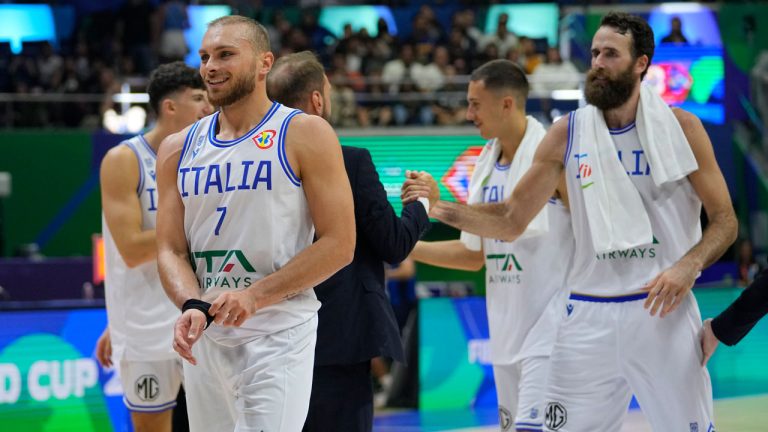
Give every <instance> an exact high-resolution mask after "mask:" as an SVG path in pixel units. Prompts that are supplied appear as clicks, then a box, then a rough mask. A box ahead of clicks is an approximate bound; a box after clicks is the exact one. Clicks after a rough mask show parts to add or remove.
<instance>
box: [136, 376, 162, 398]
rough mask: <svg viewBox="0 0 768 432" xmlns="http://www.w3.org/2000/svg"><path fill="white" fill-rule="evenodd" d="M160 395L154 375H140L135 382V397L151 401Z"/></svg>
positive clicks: (158, 385) (158, 383) (158, 384)
mask: <svg viewBox="0 0 768 432" xmlns="http://www.w3.org/2000/svg"><path fill="white" fill-rule="evenodd" d="M159 395H160V382H159V381H158V379H157V377H156V376H154V375H142V376H141V377H139V379H137V380H136V396H138V397H139V399H141V400H143V401H152V400H155V399H157V396H159Z"/></svg>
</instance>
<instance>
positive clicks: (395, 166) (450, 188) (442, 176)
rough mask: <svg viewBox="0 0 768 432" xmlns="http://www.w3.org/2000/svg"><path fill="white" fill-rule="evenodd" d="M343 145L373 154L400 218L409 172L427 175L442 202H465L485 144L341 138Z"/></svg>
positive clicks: (468, 139) (453, 139)
mask: <svg viewBox="0 0 768 432" xmlns="http://www.w3.org/2000/svg"><path fill="white" fill-rule="evenodd" d="M340 140H341V144H342V145H348V146H353V147H362V148H366V149H368V151H370V152H371V158H372V159H373V163H374V164H375V165H376V171H377V172H378V174H379V180H381V183H382V184H383V185H384V189H385V190H386V191H387V198H389V202H390V203H392V206H393V207H394V208H395V212H396V213H397V214H400V211H401V210H402V203H401V202H400V188H401V186H402V184H403V182H404V181H405V172H406V170H415V171H427V172H428V173H430V174H431V175H432V176H433V177H434V178H435V180H437V182H438V184H439V186H440V199H443V200H447V201H459V202H465V201H466V199H467V194H468V188H469V179H470V178H471V177H472V172H473V170H474V167H475V162H476V160H477V156H478V155H479V154H480V151H481V150H482V146H483V145H484V144H485V140H483V139H482V138H481V137H480V136H478V135H474V136H473V135H468V136H447V135H446V136H436V135H430V136H427V135H425V136H379V137H344V136H342V137H340Z"/></svg>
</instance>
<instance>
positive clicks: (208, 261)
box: [192, 249, 256, 273]
mask: <svg viewBox="0 0 768 432" xmlns="http://www.w3.org/2000/svg"><path fill="white" fill-rule="evenodd" d="M194 255H195V261H193V262H192V264H193V267H195V269H197V262H196V260H197V259H202V260H203V261H204V262H205V272H206V273H212V272H213V271H214V270H213V269H214V268H216V272H218V273H229V272H231V271H232V269H233V268H234V267H235V264H236V263H239V264H240V265H241V266H242V267H243V269H244V270H245V271H247V272H249V273H252V272H255V271H256V270H254V268H253V266H252V265H251V263H250V262H248V259H247V258H245V254H244V253H243V251H241V250H238V249H232V250H209V251H200V252H195V253H194Z"/></svg>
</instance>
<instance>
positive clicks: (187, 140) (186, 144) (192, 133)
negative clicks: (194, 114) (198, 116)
mask: <svg viewBox="0 0 768 432" xmlns="http://www.w3.org/2000/svg"><path fill="white" fill-rule="evenodd" d="M198 126H200V120H198V121H196V122H195V124H193V125H192V127H191V128H189V132H187V136H186V137H184V145H183V146H182V147H181V156H179V164H178V166H177V167H176V171H177V172H178V171H179V170H180V169H181V161H183V160H184V155H186V154H187V150H189V143H190V142H191V141H192V137H193V136H195V132H197V127H198Z"/></svg>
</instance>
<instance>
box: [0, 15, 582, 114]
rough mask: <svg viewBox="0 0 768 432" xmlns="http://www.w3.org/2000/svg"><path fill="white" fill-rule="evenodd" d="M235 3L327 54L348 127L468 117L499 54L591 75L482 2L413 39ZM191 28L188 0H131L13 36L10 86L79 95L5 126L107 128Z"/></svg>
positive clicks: (4, 74) (544, 86)
mask: <svg viewBox="0 0 768 432" xmlns="http://www.w3.org/2000/svg"><path fill="white" fill-rule="evenodd" d="M219 3H220V2H219ZM229 6H230V7H231V8H232V13H235V14H240V15H246V16H250V17H252V18H255V19H256V20H258V21H259V22H261V23H262V24H263V25H264V26H265V27H266V28H267V30H268V32H269V35H270V38H271V43H272V50H273V52H274V53H275V55H276V56H280V55H283V54H287V53H291V52H297V51H302V50H312V51H314V52H315V53H317V54H318V56H319V57H320V59H321V60H322V61H323V63H324V65H325V67H326V70H327V73H328V76H329V79H330V80H331V82H332V84H333V86H334V93H333V106H334V113H333V119H332V122H333V123H334V124H335V125H336V126H339V127H367V126H389V125H397V126H404V125H457V124H462V123H464V122H465V120H464V111H465V105H466V102H465V94H464V91H465V89H466V84H467V82H468V75H469V74H470V73H471V71H472V70H473V69H474V68H476V67H478V66H479V65H481V64H483V63H485V62H487V61H489V60H492V59H497V58H506V59H510V60H513V61H515V62H517V63H518V64H519V65H520V66H521V67H523V68H524V69H525V71H526V72H527V73H528V74H529V75H530V77H531V82H532V84H533V90H534V91H537V92H549V91H552V90H557V89H576V88H578V86H579V83H580V82H581V80H582V75H581V73H580V71H579V69H577V67H576V66H574V65H573V64H572V63H571V62H570V61H568V60H563V59H562V57H561V54H560V50H559V48H558V47H556V46H548V44H547V40H546V39H545V38H543V39H531V38H528V37H526V35H522V34H514V33H513V32H511V31H510V30H508V29H507V20H508V19H509V17H508V15H506V14H501V15H499V17H498V20H497V23H496V24H497V25H496V26H495V28H496V31H495V32H491V33H484V32H483V31H481V30H480V28H484V26H480V25H479V24H478V22H477V21H478V20H477V16H476V13H475V11H474V10H475V9H476V8H475V7H472V6H467V8H466V9H462V8H458V9H457V11H456V12H454V13H453V14H452V17H451V22H450V26H447V27H446V26H445V25H443V24H442V23H441V22H440V21H439V20H438V19H437V17H436V13H435V10H434V8H433V7H431V6H428V5H422V6H420V7H419V8H418V9H417V10H416V12H415V15H413V18H412V20H411V26H412V27H411V28H410V29H409V32H407V36H405V37H398V36H395V35H393V34H392V32H390V30H389V28H388V26H387V23H386V21H385V20H383V19H381V20H379V22H378V34H377V35H376V36H375V37H374V36H371V35H370V34H369V33H368V32H367V31H366V30H365V29H362V30H359V31H355V30H353V27H352V25H350V24H347V25H346V26H345V28H344V34H343V36H342V37H336V36H335V35H334V34H332V33H331V32H330V31H328V30H327V29H325V28H323V27H322V26H320V25H319V24H318V13H319V8H317V7H308V8H298V7H293V8H262V7H260V2H258V1H242V0H241V1H230V2H229ZM188 25H189V24H188V19H187V16H186V3H185V2H182V1H178V0H168V1H162V2H159V3H157V4H155V2H152V1H149V0H127V1H125V2H124V3H123V4H122V5H121V6H120V7H117V8H114V9H107V10H101V11H97V12H92V13H87V14H82V15H80V14H78V17H77V22H76V24H75V31H74V32H73V35H72V37H71V38H69V39H68V40H61V41H59V46H58V47H56V48H55V49H54V47H53V46H51V45H50V44H49V43H48V42H39V43H26V44H25V46H24V51H23V52H22V53H21V54H20V55H12V54H11V52H10V50H9V48H8V45H5V46H4V47H0V50H2V51H5V52H2V53H0V54H1V55H0V58H1V59H2V60H0V93H15V94H25V95H26V94H29V95H32V97H34V95H37V94H43V93H45V94H48V95H51V94H63V95H66V94H70V95H79V97H77V98H62V100H63V101H66V102H61V103H45V104H42V103H27V104H24V103H22V104H17V105H18V106H16V107H14V109H13V110H0V116H12V118H4V119H3V118H0V124H7V125H13V126H14V127H85V128H95V127H98V126H99V124H100V117H101V115H102V114H103V113H104V111H105V110H107V109H109V108H110V107H111V106H112V103H113V101H112V99H111V95H113V94H115V93H118V92H120V91H121V88H123V89H124V87H123V86H124V84H126V83H127V84H128V85H129V86H131V89H132V90H133V91H138V92H140V91H142V90H143V89H142V86H143V85H144V83H145V80H146V77H147V76H148V73H149V71H151V70H152V69H153V68H154V67H156V66H157V65H158V64H160V63H164V62H168V61H173V60H179V59H183V58H184V57H185V56H186V55H187V53H188V51H189V49H188V47H187V44H186V42H185V39H184V34H183V33H184V30H185V29H186V28H187V27H188ZM401 33H403V34H405V33H406V32H401ZM582 68H583V67H582ZM86 95H90V96H86ZM99 95H103V97H102V96H99ZM75 99H76V100H77V101H76V102H73V100H75Z"/></svg>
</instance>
